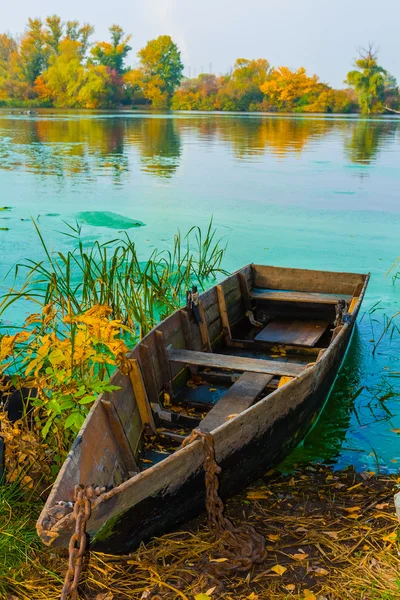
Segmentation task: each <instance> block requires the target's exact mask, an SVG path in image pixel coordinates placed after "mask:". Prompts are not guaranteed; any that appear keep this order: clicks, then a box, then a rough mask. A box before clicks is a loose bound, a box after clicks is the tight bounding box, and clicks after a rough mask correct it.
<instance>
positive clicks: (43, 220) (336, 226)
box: [0, 111, 400, 472]
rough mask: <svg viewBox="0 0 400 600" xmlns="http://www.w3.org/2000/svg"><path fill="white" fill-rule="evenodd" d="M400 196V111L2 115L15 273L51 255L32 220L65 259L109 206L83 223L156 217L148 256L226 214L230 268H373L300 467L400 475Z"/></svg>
mask: <svg viewBox="0 0 400 600" xmlns="http://www.w3.org/2000/svg"><path fill="white" fill-rule="evenodd" d="M15 112H16V113H17V112H19V111H15ZM399 190H400V119H398V118H396V117H378V116H377V117H375V118H370V119H364V118H362V117H358V116H349V117H347V116H346V117H338V116H335V117H330V116H271V115H258V114H257V115H256V114H247V115H242V114H240V115H238V114H216V113H209V114H207V113H169V114H158V113H152V114H146V113H135V112H129V113H128V112H126V113H104V112H99V113H94V112H77V111H39V113H38V114H35V115H25V114H10V113H9V112H6V111H3V112H0V193H1V200H0V207H7V208H8V209H7V210H1V211H0V272H1V274H2V275H5V274H6V273H7V271H8V270H9V269H10V268H12V266H13V265H14V264H15V263H16V262H17V261H19V260H21V259H23V258H25V257H29V258H33V259H39V258H41V257H42V250H41V247H40V243H39V239H38V236H37V234H36V232H35V229H34V227H33V225H32V222H31V220H30V217H33V218H35V219H38V223H39V225H40V229H41V231H42V233H43V235H44V237H45V238H46V240H47V241H48V243H49V245H50V246H51V248H52V249H53V250H64V251H65V250H67V249H70V248H71V240H70V238H68V237H66V236H65V235H63V233H62V232H63V231H65V230H66V226H65V225H64V224H63V223H62V221H66V222H68V223H74V222H76V220H78V221H80V220H82V215H81V213H83V212H86V213H87V212H90V213H96V214H95V215H92V216H91V217H90V218H89V217H88V218H87V219H86V221H87V222H86V223H84V225H83V235H84V236H85V237H86V239H89V240H90V239H100V240H106V239H111V238H112V237H114V236H115V234H116V230H118V229H120V228H121V227H123V226H124V221H123V220H122V221H120V220H119V217H118V216H117V217H115V219H114V220H113V219H111V218H110V215H108V214H104V213H109V212H113V213H116V215H120V216H122V217H125V218H126V217H127V218H130V219H134V220H139V221H141V222H143V223H145V226H144V227H138V228H135V229H130V230H129V231H130V235H131V236H132V237H133V239H134V240H135V241H136V242H137V246H138V248H139V250H140V253H141V255H143V257H147V256H148V255H149V254H150V252H151V250H152V249H154V247H157V248H159V249H162V248H169V247H170V246H171V243H172V237H173V234H174V233H175V232H176V231H177V229H178V228H179V229H180V230H181V231H186V230H188V229H189V228H190V227H191V226H192V225H201V226H205V225H207V224H208V222H209V219H210V216H211V215H213V218H214V224H215V225H216V226H217V228H218V232H219V234H220V235H221V236H224V238H225V239H226V240H227V242H228V250H227V254H226V259H225V263H224V266H225V268H226V269H228V270H234V269H237V268H239V267H240V266H242V265H244V264H246V263H249V262H259V263H265V264H272V265H279V266H292V267H304V268H316V269H329V270H343V271H359V272H368V271H369V272H370V273H371V282H370V285H369V289H368V293H367V296H366V298H365V301H364V304H363V307H362V310H361V316H360V318H359V323H358V327H357V330H356V332H355V336H354V337H353V341H352V345H351V348H350V350H349V353H348V355H347V358H346V361H345V364H344V366H343V368H342V370H341V373H340V375H339V378H338V380H337V382H336V385H335V388H334V390H333V393H332V394H331V397H330V399H329V401H328V403H327V406H326V408H325V410H324V412H323V414H322V416H321V418H320V419H319V421H318V422H317V424H316V426H315V427H314V429H313V431H312V432H311V433H310V434H309V435H308V437H307V438H306V440H305V442H304V444H302V445H301V446H300V447H299V448H298V449H297V450H296V451H295V452H294V454H293V455H292V456H291V457H290V462H291V463H293V462H295V463H297V462H301V461H303V460H321V461H322V460H325V461H329V462H333V463H335V464H336V466H337V467H338V468H339V467H343V466H345V465H348V464H353V465H355V466H356V468H357V469H359V470H369V471H377V470H379V471H381V472H387V471H396V470H398V468H399V465H400V443H399V434H398V433H396V431H395V430H396V429H397V430H399V432H400V407H399V393H400V386H399V384H398V382H399V381H400V379H399V378H398V377H399V376H397V375H396V373H398V372H399V371H400V368H399V356H400V354H399V349H400V344H399V338H400V334H399V333H397V332H395V334H394V336H393V338H392V339H391V340H390V339H389V337H387V338H386V339H385V340H384V342H383V343H382V344H381V345H380V346H379V348H378V351H377V352H376V354H375V355H373V354H372V348H373V342H372V341H371V340H373V339H377V334H378V333H379V331H380V330H381V327H382V323H383V319H384V316H385V315H389V316H390V315H392V314H393V313H394V312H395V311H396V310H398V304H397V301H398V299H399V297H400V280H399V282H398V284H397V285H396V284H393V282H392V278H391V277H390V276H386V272H387V271H388V269H389V268H390V266H391V264H392V263H393V262H394V261H395V260H396V258H397V256H398V255H399V254H400V251H399V250H400V235H399V233H400V197H399ZM1 279H2V278H1ZM1 284H2V285H4V282H1ZM377 303H379V304H377ZM373 307H376V310H374V309H373ZM371 309H373V312H371ZM22 316H23V315H15V314H14V315H13V317H12V318H14V319H18V317H22ZM399 324H400V323H399Z"/></svg>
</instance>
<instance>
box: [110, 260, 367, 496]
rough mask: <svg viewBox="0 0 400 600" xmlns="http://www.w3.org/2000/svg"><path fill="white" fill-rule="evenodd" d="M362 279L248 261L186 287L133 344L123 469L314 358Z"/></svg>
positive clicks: (133, 468) (231, 411)
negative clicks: (131, 407)
mask: <svg viewBox="0 0 400 600" xmlns="http://www.w3.org/2000/svg"><path fill="white" fill-rule="evenodd" d="M365 279H366V276H364V275H358V274H351V273H328V272H319V271H306V270H299V269H281V268H275V267H264V266H258V265H249V266H247V267H245V268H244V269H242V270H241V271H239V272H237V273H235V274H234V275H232V276H231V277H229V278H228V279H226V280H225V281H224V282H222V283H221V285H217V286H215V287H213V288H211V289H210V290H208V291H207V292H205V293H204V294H201V295H200V296H198V294H197V291H196V289H193V290H192V292H191V293H188V302H187V306H186V308H184V309H182V310H180V311H178V312H177V313H174V315H171V317H169V318H168V319H166V320H165V321H163V322H162V323H161V324H160V325H159V326H158V327H157V328H156V329H155V330H153V331H152V332H150V333H149V334H148V336H146V337H145V338H144V339H143V340H142V342H141V343H140V344H139V345H138V346H137V348H136V349H135V351H134V352H133V354H132V361H131V362H132V367H133V368H132V370H131V372H130V379H131V384H132V388H133V391H134V396H135V399H136V403H137V407H138V413H139V415H140V419H139V423H138V426H137V427H133V428H132V427H130V426H128V428H127V427H126V426H125V428H124V429H125V433H123V432H121V427H120V426H119V429H118V427H117V426H116V425H115V423H114V434H115V436H116V437H117V438H118V439H119V440H120V441H119V446H120V448H121V447H122V448H123V447H124V446H125V447H126V451H127V452H128V453H129V454H130V455H131V459H132V460H131V461H130V464H129V465H128V466H127V467H126V470H127V474H126V475H125V477H123V479H124V478H126V476H127V475H129V476H132V475H133V474H134V473H135V472H138V471H143V470H146V469H148V468H149V467H151V466H152V465H154V464H156V463H158V462H160V461H162V460H163V459H164V458H166V457H167V456H169V455H170V454H171V453H173V452H175V451H176V449H178V448H180V447H181V444H182V442H183V440H184V439H185V437H186V436H188V435H189V434H190V433H191V431H192V430H193V429H195V428H197V429H200V430H201V431H204V432H211V431H213V430H214V429H216V428H217V427H219V426H221V425H223V424H224V423H226V422H227V421H229V420H230V419H232V418H234V417H235V416H236V415H237V414H239V413H241V412H243V411H244V410H246V409H248V408H249V407H250V406H252V405H254V404H255V403H257V402H258V401H259V400H260V399H261V398H265V397H266V396H267V395H269V394H271V393H272V392H274V391H275V390H277V389H278V388H280V387H282V386H284V385H286V384H288V383H289V382H290V381H292V380H293V378H295V377H298V376H299V375H300V374H301V373H302V372H303V371H304V370H305V369H306V368H308V367H309V366H310V365H313V364H315V362H317V361H318V360H319V359H320V358H321V357H322V355H323V353H324V352H325V351H326V350H327V348H328V347H329V345H330V344H331V343H332V341H333V339H334V338H335V337H336V335H337V334H338V333H339V331H340V328H341V325H340V322H341V319H342V317H343V315H344V314H347V315H351V314H352V312H353V311H354V310H355V309H356V306H357V303H358V300H359V298H360V296H361V295H362V292H363V288H364V285H365V283H366V282H365ZM338 314H339V318H338ZM103 403H104V401H103ZM109 408H110V407H109ZM108 416H109V421H110V424H112V420H113V417H112V413H111V411H109V415H108ZM118 420H119V419H118ZM114 421H116V419H115V418H114ZM122 437H124V438H125V440H124V441H123V440H121V438H122ZM132 447H134V448H135V450H134V451H133V452H132V451H131V450H130V449H131V448H132ZM114 479H115V473H114ZM116 483H117V482H116V481H115V480H114V482H113V484H114V485H115V484H116Z"/></svg>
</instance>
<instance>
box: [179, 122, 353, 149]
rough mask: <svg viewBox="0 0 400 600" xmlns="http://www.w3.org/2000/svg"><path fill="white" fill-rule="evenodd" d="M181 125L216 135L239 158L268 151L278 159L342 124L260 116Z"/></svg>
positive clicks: (180, 123)
mask: <svg viewBox="0 0 400 600" xmlns="http://www.w3.org/2000/svg"><path fill="white" fill-rule="evenodd" d="M178 123H179V127H180V128H182V129H193V128H196V129H197V130H198V131H199V132H200V134H201V136H202V137H207V138H209V137H210V134H211V132H213V133H214V136H218V137H219V138H220V139H221V140H223V141H224V142H228V143H229V144H230V145H231V146H232V148H233V151H234V153H235V155H236V156H237V157H238V158H244V157H246V156H250V155H254V154H258V155H262V154H264V153H265V151H266V150H267V151H270V152H271V153H272V154H276V155H279V156H284V155H285V154H287V153H288V152H301V151H302V150H303V149H304V147H305V146H306V144H307V143H308V142H309V141H310V140H312V139H314V138H315V137H317V136H321V135H325V134H327V133H329V132H330V131H331V130H332V129H333V128H335V127H340V125H341V122H340V121H334V120H333V119H309V118H303V117H289V118H287V117H261V116H256V117H254V116H251V117H250V116H249V117H243V116H235V117H227V116H214V118H208V119H204V118H202V117H199V118H191V119H187V120H183V121H181V120H180V121H178Z"/></svg>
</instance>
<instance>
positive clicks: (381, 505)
mask: <svg viewBox="0 0 400 600" xmlns="http://www.w3.org/2000/svg"><path fill="white" fill-rule="evenodd" d="M388 506H389V502H384V503H383V504H377V505H376V506H375V508H377V509H378V510H382V509H383V508H387V507H388Z"/></svg>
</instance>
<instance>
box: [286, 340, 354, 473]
mask: <svg viewBox="0 0 400 600" xmlns="http://www.w3.org/2000/svg"><path fill="white" fill-rule="evenodd" d="M361 349H362V344H361V342H360V337H359V332H358V330H357V329H355V330H354V334H353V338H352V340H351V345H350V348H349V352H348V353H347V357H346V360H345V363H344V365H343V366H342V368H341V370H340V372H339V376H338V378H337V380H336V383H335V388H334V391H333V392H332V394H331V395H330V397H329V400H328V402H327V404H326V406H325V408H324V411H323V412H322V414H321V416H320V418H319V419H318V421H317V423H316V425H315V426H314V428H313V429H312V431H311V432H310V433H309V434H308V436H307V437H306V439H305V440H304V442H302V443H301V444H300V446H298V447H297V448H296V450H295V451H294V452H292V454H291V455H290V456H289V457H288V458H287V459H286V460H285V461H284V463H282V465H281V468H282V470H286V469H289V470H290V469H291V467H292V466H293V465H294V464H302V463H307V462H309V461H310V460H316V459H317V458H318V457H319V459H320V460H321V461H324V462H325V463H330V462H335V460H336V459H337V457H338V455H339V454H340V451H341V449H342V445H343V443H344V440H345V436H346V432H347V430H348V428H349V424H350V419H351V415H352V413H353V411H354V404H355V401H356V399H357V398H358V397H359V395H360V393H361V392H360V390H362V387H363V383H362V372H363V356H362V352H361ZM354 451H355V452H359V450H358V449H354Z"/></svg>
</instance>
